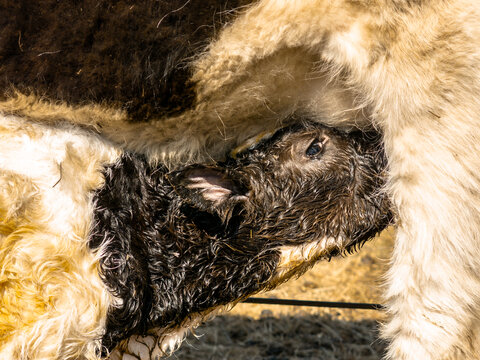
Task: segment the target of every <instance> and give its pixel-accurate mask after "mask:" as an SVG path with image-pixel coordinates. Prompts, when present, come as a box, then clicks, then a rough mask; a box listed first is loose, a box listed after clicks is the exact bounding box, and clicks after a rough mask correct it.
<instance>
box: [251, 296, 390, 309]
mask: <svg viewBox="0 0 480 360" xmlns="http://www.w3.org/2000/svg"><path fill="white" fill-rule="evenodd" d="M243 302H244V303H249V304H268V305H292V306H312V307H326V308H340V309H364V310H384V309H385V308H384V306H383V305H382V304H369V303H351V302H341V301H313V300H293V299H269V298H255V297H253V298H248V299H246V300H244V301H243Z"/></svg>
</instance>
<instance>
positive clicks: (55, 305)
mask: <svg viewBox="0 0 480 360" xmlns="http://www.w3.org/2000/svg"><path fill="white" fill-rule="evenodd" d="M0 125H1V126H0V127H1V130H2V131H0V143H1V144H2V146H3V147H4V149H5V151H3V152H2V153H1V154H2V156H4V157H3V158H0V168H1V169H2V172H1V173H0V185H1V188H2V192H1V194H0V195H1V197H0V206H1V208H0V214H2V216H1V217H0V221H1V223H0V235H1V238H0V239H1V242H0V246H1V248H0V284H1V286H2V292H1V293H0V297H1V299H0V300H1V301H0V304H2V305H1V308H0V357H1V358H2V359H27V358H28V359H40V358H49V359H96V358H99V357H102V356H107V355H108V354H110V356H111V358H112V359H119V358H122V357H123V358H125V359H126V358H130V357H129V356H127V355H131V356H134V358H138V359H142V360H144V359H150V358H155V357H156V356H160V355H162V354H163V353H164V352H166V351H171V350H173V349H174V348H175V347H176V346H177V345H178V344H179V343H180V342H181V340H182V339H183V338H184V336H185V333H186V332H187V330H188V329H189V328H192V327H195V326H197V325H198V324H199V323H200V322H201V321H202V320H204V319H206V318H207V317H209V316H211V315H212V314H213V313H215V312H217V311H218V310H220V309H222V308H224V307H225V306H230V305H232V304H235V303H236V302H238V301H240V300H242V299H245V298H246V297H248V296H249V295H251V294H254V293H257V292H259V291H261V290H265V289H271V288H273V287H275V286H277V285H278V284H280V283H281V282H283V281H285V280H287V279H288V278H290V277H292V276H294V275H298V274H300V273H302V272H303V271H305V270H306V269H307V268H308V267H309V266H310V265H312V264H313V263H314V262H315V261H316V260H318V259H320V258H323V257H331V256H333V255H335V254H338V253H342V252H345V251H349V249H351V248H352V247H354V246H356V245H358V244H360V243H362V242H364V241H366V240H368V239H369V238H370V237H372V236H373V235H374V234H375V233H377V232H378V231H380V230H382V229H383V228H384V227H385V226H387V225H388V224H389V222H390V221H391V213H390V210H389V201H388V199H387V197H386V196H385V195H384V194H383V192H382V191H381V188H382V186H383V184H384V179H383V177H382V175H383V171H384V168H385V160H384V157H383V153H382V151H381V148H380V147H379V144H378V141H375V139H373V138H368V139H367V135H362V134H350V135H348V136H347V135H346V134H344V133H341V132H338V131H335V130H333V129H330V128H326V127H321V126H319V125H302V126H294V127H290V128H285V129H282V130H280V131H278V132H277V133H275V134H274V135H273V136H272V137H271V138H269V139H268V140H264V141H263V142H261V143H259V144H257V145H256V146H254V148H253V149H248V150H246V151H244V152H241V153H240V154H238V155H237V156H236V157H235V158H229V159H227V160H226V161H225V162H223V163H218V164H215V165H191V166H188V167H185V168H184V169H182V170H179V171H173V172H168V171H167V169H166V168H165V167H163V166H151V165H149V162H148V161H147V159H145V158H144V157H142V156H138V155H135V154H132V153H125V152H122V151H121V150H119V149H118V148H115V147H114V146H112V145H111V144H110V143H108V142H106V141H104V140H103V139H101V138H99V137H97V136H95V135H92V134H90V133H87V132H85V131H83V130H79V129H77V128H73V127H71V126H70V125H65V124H64V125H58V126H57V127H55V128H49V127H45V126H40V125H35V124H31V123H28V122H26V121H24V120H22V119H19V118H14V117H4V118H2V123H1V124H0ZM102 174H103V175H102ZM114 349H115V350H114ZM112 351H113V353H111V352H112Z"/></svg>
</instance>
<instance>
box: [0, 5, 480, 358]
mask: <svg viewBox="0 0 480 360" xmlns="http://www.w3.org/2000/svg"><path fill="white" fill-rule="evenodd" d="M193 71H194V75H193V80H194V81H196V92H197V105H196V107H195V108H194V109H192V110H190V111H188V112H186V113H183V114H182V115H179V116H177V117H175V118H166V119H162V121H161V122H158V123H155V122H154V123H152V124H150V126H142V125H138V124H136V125H132V124H130V123H128V122H127V121H126V115H125V114H123V113H122V112H121V111H114V110H104V109H100V108H99V107H98V106H96V107H95V106H91V107H82V108H71V107H68V106H65V105H55V106H54V105H50V104H47V103H44V102H41V101H38V100H37V99H32V98H28V97H24V96H21V95H19V96H17V97H14V98H10V99H7V100H6V101H4V102H3V103H1V104H0V110H2V111H4V112H5V113H15V114H18V115H20V116H25V117H28V118H30V119H31V120H34V121H44V122H52V121H57V120H58V118H59V117H60V118H62V119H66V120H67V121H72V122H74V123H79V124H82V125H87V126H93V127H95V128H96V129H97V130H98V131H101V132H102V133H103V134H104V135H105V136H106V137H108V138H109V139H111V140H113V141H115V142H117V143H121V144H123V145H125V146H126V147H129V148H132V149H135V150H137V151H142V152H145V153H146V154H148V155H149V156H150V157H151V159H152V160H155V159H162V160H164V161H168V162H170V163H172V164H176V163H179V162H186V161H192V160H199V159H206V158H209V157H219V156H221V155H222V154H223V152H224V151H225V149H226V148H227V147H230V146H232V145H235V144H239V143H241V142H242V141H243V140H245V139H246V138H248V137H250V136H252V135H253V134H255V133H257V132H260V131H264V130H271V129H273V128H274V127H275V126H276V125H278V121H282V119H285V118H286V117H287V115H288V114H291V113H292V112H294V111H298V110H299V109H301V110H303V111H304V112H307V113H309V114H310V115H311V116H312V117H314V118H316V119H318V121H320V122H325V123H328V124H329V125H333V126H339V127H353V126H355V127H360V128H362V127H366V126H372V125H373V126H375V127H377V128H378V129H379V130H381V131H382V132H383V135H384V142H385V147H386V152H387V156H388V159H389V171H390V184H389V190H390V193H391V196H392V198H393V201H394V204H395V206H396V212H397V215H398V222H397V223H398V235H397V241H396V244H395V250H394V254H393V257H392V261H391V268H390V271H389V274H388V280H387V291H386V294H385V295H386V300H387V305H388V312H389V314H390V320H389V321H388V323H387V324H386V325H385V327H384V329H383V335H384V336H385V337H386V338H387V339H388V340H389V341H390V348H389V352H388V355H387V357H388V358H389V359H397V360H414V359H415V360H417V359H422V360H436V359H443V358H450V357H453V356H457V358H460V359H465V358H468V359H478V358H480V347H479V346H478V344H477V342H478V338H479V334H478V331H479V325H480V320H479V317H480V175H479V174H480V156H479V154H480V127H479V119H480V3H479V2H478V1H477V0H259V1H258V2H257V3H255V5H253V6H252V7H251V8H249V9H247V10H246V11H244V12H243V13H242V14H240V15H239V16H238V17H237V19H236V20H235V21H233V23H232V24H231V25H230V26H228V27H226V28H225V29H223V31H222V32H221V33H220V34H219V37H218V39H216V40H215V41H214V42H212V44H211V45H210V47H209V48H208V50H207V51H206V52H205V54H203V55H202V56H200V57H199V58H198V59H197V60H196V61H195V63H194V64H193ZM34 110H35V111H34ZM60 115H61V116H60ZM98 125H101V128H99V127H98ZM57 173H58V171H57ZM50 181H54V179H50Z"/></svg>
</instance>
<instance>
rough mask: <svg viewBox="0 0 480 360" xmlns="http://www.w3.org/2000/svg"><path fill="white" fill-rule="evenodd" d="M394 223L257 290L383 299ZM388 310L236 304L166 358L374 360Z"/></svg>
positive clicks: (336, 298) (342, 298) (323, 297)
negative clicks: (352, 250)
mask: <svg viewBox="0 0 480 360" xmlns="http://www.w3.org/2000/svg"><path fill="white" fill-rule="evenodd" d="M393 236H394V230H393V229H387V230H386V231H384V232H383V233H382V234H381V235H380V236H379V237H377V238H376V239H374V240H373V241H370V242H369V243H367V244H365V246H364V247H363V248H362V249H361V250H360V251H359V252H358V253H357V254H355V255H351V256H349V257H346V258H335V259H332V261H330V262H326V261H325V262H322V263H319V264H318V265H316V266H315V267H314V268H313V269H312V270H310V271H309V272H307V273H306V274H305V275H303V276H302V277H300V278H299V279H296V280H292V281H290V282H287V283H286V284H283V285H282V286H280V287H279V288H277V289H275V290H273V291H270V292H268V293H263V294H259V295H258V297H269V298H283V299H299V300H320V301H349V302H370V303H381V302H382V298H381V295H380V294H381V286H382V275H383V274H384V272H385V270H386V267H387V265H388V259H389V258H390V254H391V251H392V246H393ZM382 320H384V314H383V313H382V312H381V311H376V310H349V309H347V310H343V309H325V308H310V307H293V306H278V305H256V304H238V305H237V306H236V307H235V308H234V309H233V310H232V311H230V312H228V313H227V314H225V315H223V316H219V317H217V318H215V319H213V320H212V321H209V322H207V323H206V324H204V325H203V326H201V327H200V328H198V329H197V330H196V331H195V334H192V335H190V336H189V337H188V338H187V340H186V341H185V342H184V343H183V345H182V347H181V348H180V349H179V350H178V351H177V352H175V353H174V354H173V355H171V356H170V357H168V358H167V359H169V360H174V359H178V360H194V359H195V360H198V359H212V360H220V359H222V360H223V359H226V360H257V359H266V360H295V359H320V360H333V359H335V360H376V359H380V358H381V356H382V354H383V352H384V350H385V344H384V343H383V342H382V341H381V340H379V339H378V327H379V322H381V321H382Z"/></svg>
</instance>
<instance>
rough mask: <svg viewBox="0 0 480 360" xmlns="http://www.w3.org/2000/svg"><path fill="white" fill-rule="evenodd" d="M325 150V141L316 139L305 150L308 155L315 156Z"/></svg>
mask: <svg viewBox="0 0 480 360" xmlns="http://www.w3.org/2000/svg"><path fill="white" fill-rule="evenodd" d="M322 152H323V142H322V141H320V140H318V139H315V140H313V141H312V143H311V144H310V146H309V147H308V148H307V150H306V151H305V155H307V156H308V157H315V156H317V155H319V154H321V153H322Z"/></svg>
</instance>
